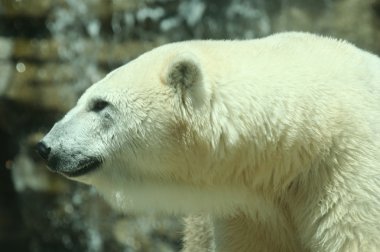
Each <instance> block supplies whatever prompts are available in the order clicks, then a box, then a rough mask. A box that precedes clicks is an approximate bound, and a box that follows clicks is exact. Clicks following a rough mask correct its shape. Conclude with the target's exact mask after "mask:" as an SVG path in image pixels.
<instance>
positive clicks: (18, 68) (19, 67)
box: [16, 62, 26, 73]
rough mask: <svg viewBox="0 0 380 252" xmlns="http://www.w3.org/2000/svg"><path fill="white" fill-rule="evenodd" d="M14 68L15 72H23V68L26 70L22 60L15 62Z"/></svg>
mask: <svg viewBox="0 0 380 252" xmlns="http://www.w3.org/2000/svg"><path fill="white" fill-rule="evenodd" d="M16 70H17V72H19V73H23V72H25V70H26V66H25V64H24V63H22V62H19V63H17V64H16Z"/></svg>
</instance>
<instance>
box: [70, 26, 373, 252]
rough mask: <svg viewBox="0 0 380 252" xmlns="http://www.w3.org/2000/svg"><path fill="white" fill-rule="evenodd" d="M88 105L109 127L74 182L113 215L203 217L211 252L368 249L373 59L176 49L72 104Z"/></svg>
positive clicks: (303, 45) (273, 40)
mask: <svg viewBox="0 0 380 252" xmlns="http://www.w3.org/2000/svg"><path fill="white" fill-rule="evenodd" d="M178 62H179V64H180V65H179V66H180V67H183V68H181V69H180V68H176V66H177V65H175V64H178ZM181 62H186V63H183V64H188V65H181ZM173 66H174V67H173ZM186 67H187V68H186ZM173 69H174V70H173ZM175 69H179V70H178V71H177V70H175ZM173 71H174V72H173ZM181 73H182V74H183V75H184V76H181ZM182 77H183V78H182ZM182 82H183V85H182ZM94 97H103V98H104V99H107V100H109V101H111V103H112V104H114V106H115V107H116V108H117V112H113V114H112V113H111V116H113V120H114V123H115V125H113V126H112V127H111V128H110V130H109V131H108V132H107V133H104V139H103V141H104V142H106V144H103V145H104V146H106V145H108V147H107V148H106V149H104V150H103V159H104V166H103V167H101V168H100V169H99V171H97V172H95V173H91V174H89V175H88V176H83V177H80V178H79V179H78V180H81V181H83V182H86V183H90V184H93V185H94V186H96V187H97V188H98V189H99V190H100V191H101V192H103V193H104V195H105V198H107V199H108V200H109V201H111V203H113V204H114V205H117V206H118V207H119V208H122V209H123V210H132V211H133V210H135V211H151V210H153V211H164V212H168V213H181V214H182V213H186V214H188V213H197V214H211V215H212V220H213V221H212V222H213V226H214V233H215V247H216V248H215V249H216V251H229V252H231V251H241V252H244V251H375V250H377V249H378V248H379V247H380V239H379V237H380V60H379V58H378V57H376V56H374V55H372V54H370V53H368V52H365V51H362V50H360V49H358V48H356V47H354V46H352V45H350V44H348V43H346V42H344V41H337V40H335V39H331V38H323V37H319V36H315V35H311V34H305V33H283V34H277V35H273V36H270V37H267V38H264V39H257V40H250V41H191V42H181V43H174V44H169V45H166V46H163V47H159V48H157V49H155V50H153V51H151V52H148V53H146V54H144V55H142V56H141V57H139V58H138V59H136V60H135V61H132V62H130V63H128V64H127V65H125V66H122V67H120V68H119V69H117V70H115V71H114V72H112V73H111V74H109V75H108V76H107V77H106V78H105V79H104V80H102V81H100V82H99V83H97V84H95V85H94V86H92V87H91V88H90V89H89V90H88V91H87V92H86V93H85V94H84V95H83V97H82V98H81V99H80V101H79V102H78V105H77V107H79V108H81V107H83V106H85V105H84V104H86V103H87V102H88V101H89V100H91V99H92V98H94ZM118 113H119V114H118ZM103 145H101V146H103Z"/></svg>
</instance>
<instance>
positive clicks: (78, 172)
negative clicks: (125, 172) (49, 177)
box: [59, 158, 102, 177]
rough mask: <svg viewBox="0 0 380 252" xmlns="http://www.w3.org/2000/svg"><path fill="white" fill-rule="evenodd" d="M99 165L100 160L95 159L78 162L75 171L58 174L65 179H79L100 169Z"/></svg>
mask: <svg viewBox="0 0 380 252" xmlns="http://www.w3.org/2000/svg"><path fill="white" fill-rule="evenodd" d="M101 163H102V162H101V160H99V159H97V158H91V159H87V160H83V161H81V162H79V165H78V166H77V167H76V168H75V170H70V171H59V173H61V174H63V175H65V176H66V177H79V176H82V175H85V174H87V173H89V172H92V171H94V170H96V169H97V168H98V167H100V165H101Z"/></svg>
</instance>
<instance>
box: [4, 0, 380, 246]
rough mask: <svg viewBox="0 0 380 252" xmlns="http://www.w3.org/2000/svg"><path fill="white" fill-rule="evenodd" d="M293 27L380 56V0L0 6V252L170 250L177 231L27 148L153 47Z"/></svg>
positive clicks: (15, 2) (131, 0) (48, 0)
mask: <svg viewBox="0 0 380 252" xmlns="http://www.w3.org/2000/svg"><path fill="white" fill-rule="evenodd" d="M287 30H297V31H309V32H316V33H320V34H324V35H329V36H334V37H338V38H342V39H347V40H349V41H351V42H352V43H354V44H356V45H358V46H359V47H362V48H364V49H367V50H369V51H371V52H374V53H377V54H380V0H209V1H206V0H181V1H176V0H104V1H102V0H83V1H78V0H0V140H1V142H2V144H1V146H0V148H1V150H0V248H1V249H0V250H1V251H4V252H8V251H33V252H39V251H42V252H45V251H46V252H50V251H62V252H64V251H89V252H98V251H99V252H100V251H107V252H113V251H128V252H129V251H131V252H132V251H139V252H140V251H158V252H160V251H179V250H180V248H181V242H180V239H181V232H182V228H183V227H182V224H181V221H180V219H176V218H173V217H168V216H156V215H149V216H147V215H144V216H137V215H132V214H120V213H116V212H114V211H113V210H111V209H110V208H109V207H108V206H107V205H106V204H105V203H104V201H103V200H102V198H101V197H100V196H99V195H98V194H97V193H96V191H95V190H94V189H92V188H89V187H87V186H84V185H80V184H77V183H72V182H70V181H68V180H65V179H62V178H61V177H59V176H58V175H55V174H51V173H49V172H48V171H47V169H46V167H44V164H43V163H42V162H41V161H40V159H39V158H38V157H37V156H36V154H35V152H34V149H33V146H34V144H35V143H36V141H38V140H39V139H40V137H41V136H42V135H43V134H44V133H45V132H46V131H47V130H48V129H49V128H50V127H51V126H52V125H53V123H54V122H55V121H56V120H57V119H59V118H60V117H61V116H62V115H63V114H64V113H65V112H66V111H67V110H68V109H69V108H70V107H71V106H73V105H74V103H75V101H76V99H77V98H78V96H79V95H80V94H81V93H82V92H83V90H85V89H86V88H87V87H88V86H89V85H91V83H94V82H96V81H97V80H99V79H100V78H102V77H103V76H104V75H105V74H106V73H107V72H109V71H110V70H112V69H114V68H116V67H118V66H120V65H122V64H124V63H127V62H128V61H130V60H132V59H133V58H135V57H137V56H138V55H139V54H141V53H143V52H145V51H147V50H150V49H152V48H154V47H156V46H158V45H161V44H164V43H168V42H172V41H180V40H188V39H250V38H257V37H262V36H265V35H268V34H271V33H274V32H279V31H287Z"/></svg>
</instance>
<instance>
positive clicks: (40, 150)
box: [36, 141, 51, 161]
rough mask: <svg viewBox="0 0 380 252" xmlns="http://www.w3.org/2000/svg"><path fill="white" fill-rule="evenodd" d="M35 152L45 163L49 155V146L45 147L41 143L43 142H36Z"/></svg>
mask: <svg viewBox="0 0 380 252" xmlns="http://www.w3.org/2000/svg"><path fill="white" fill-rule="evenodd" d="M36 150H37V153H38V154H39V155H40V156H41V157H42V158H43V159H44V160H46V161H47V160H48V159H49V154H50V151H51V148H50V147H49V146H47V145H46V143H45V142H43V141H40V142H38V143H37V145H36Z"/></svg>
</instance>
